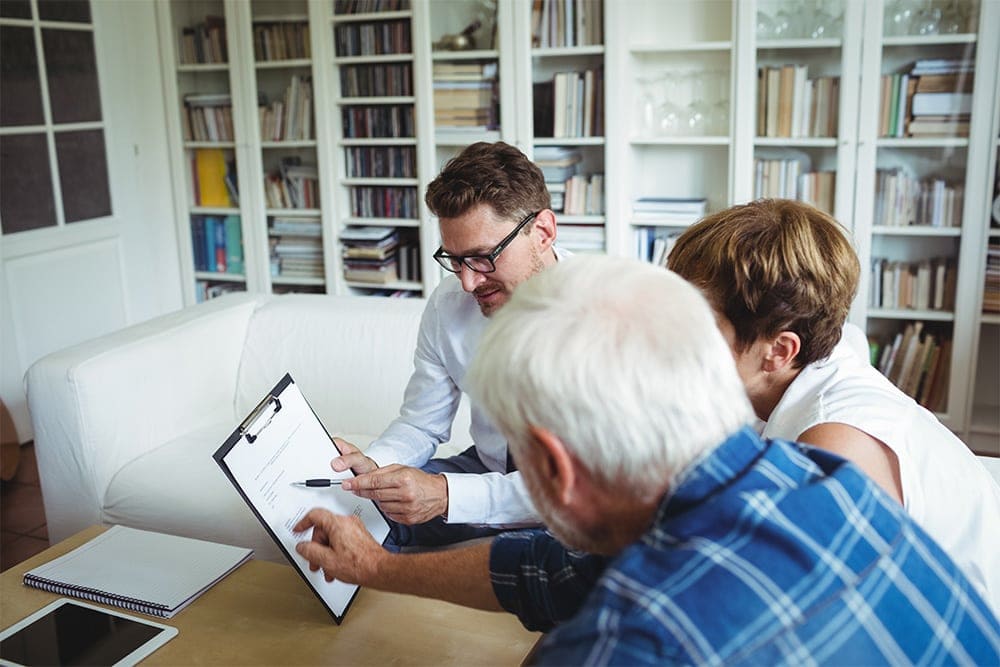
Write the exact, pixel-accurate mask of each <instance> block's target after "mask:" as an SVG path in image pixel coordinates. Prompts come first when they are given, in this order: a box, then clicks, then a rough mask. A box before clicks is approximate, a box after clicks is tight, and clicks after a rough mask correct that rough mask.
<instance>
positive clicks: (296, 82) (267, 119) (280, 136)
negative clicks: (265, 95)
mask: <svg viewBox="0 0 1000 667" xmlns="http://www.w3.org/2000/svg"><path fill="white" fill-rule="evenodd" d="M312 99H313V93H312V77H309V76H304V75H303V76H300V75H298V74H296V75H293V76H292V78H291V80H290V81H289V82H288V86H287V87H286V88H285V92H284V95H282V96H281V97H279V98H278V99H276V100H274V101H272V102H271V103H270V104H268V103H267V100H266V99H264V100H262V104H261V105H260V107H259V109H258V111H259V116H260V136H261V139H263V140H264V141H300V140H308V139H312V138H313V112H312Z"/></svg>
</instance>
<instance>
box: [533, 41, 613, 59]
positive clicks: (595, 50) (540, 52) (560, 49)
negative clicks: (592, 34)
mask: <svg viewBox="0 0 1000 667" xmlns="http://www.w3.org/2000/svg"><path fill="white" fill-rule="evenodd" d="M531 55H532V57H533V58H577V57H579V56H602V55H604V46H603V45H599V44H598V45H593V46H554V47H548V48H539V49H532V50H531Z"/></svg>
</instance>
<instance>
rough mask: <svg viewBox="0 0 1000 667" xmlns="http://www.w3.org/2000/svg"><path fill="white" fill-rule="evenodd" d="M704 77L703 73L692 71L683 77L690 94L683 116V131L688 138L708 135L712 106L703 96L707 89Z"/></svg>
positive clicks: (705, 75) (704, 73) (705, 74)
mask: <svg viewBox="0 0 1000 667" xmlns="http://www.w3.org/2000/svg"><path fill="white" fill-rule="evenodd" d="M706 77H707V73H706V72H704V71H692V72H688V73H687V74H686V75H685V79H686V81H687V83H688V90H689V91H690V93H691V94H690V99H689V101H688V105H687V109H686V110H685V114H684V131H685V134H688V135H690V136H695V137H704V136H707V135H708V134H710V131H709V130H710V128H709V118H710V116H711V106H712V105H711V104H710V103H709V101H708V99H707V98H706V94H705V93H706V90H707V88H708V86H707V85H706V82H705V79H706Z"/></svg>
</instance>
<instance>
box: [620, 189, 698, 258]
mask: <svg viewBox="0 0 1000 667" xmlns="http://www.w3.org/2000/svg"><path fill="white" fill-rule="evenodd" d="M707 207H708V200H707V199H705V198H704V197H637V198H636V199H635V200H633V202H632V222H633V223H635V224H645V225H650V226H654V225H665V226H671V227H677V226H686V225H690V224H691V223H693V222H697V221H698V220H700V219H701V218H703V217H704V216H705V212H706V210H707ZM640 256H642V255H640Z"/></svg>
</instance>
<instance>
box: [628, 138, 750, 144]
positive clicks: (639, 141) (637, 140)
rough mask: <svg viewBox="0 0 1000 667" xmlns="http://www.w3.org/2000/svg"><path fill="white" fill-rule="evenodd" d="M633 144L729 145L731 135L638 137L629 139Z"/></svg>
mask: <svg viewBox="0 0 1000 667" xmlns="http://www.w3.org/2000/svg"><path fill="white" fill-rule="evenodd" d="M629 143H630V144H632V145H633V146H729V145H730V144H731V143H732V139H731V138H730V137H685V136H679V137H636V138H635V139H629Z"/></svg>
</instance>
